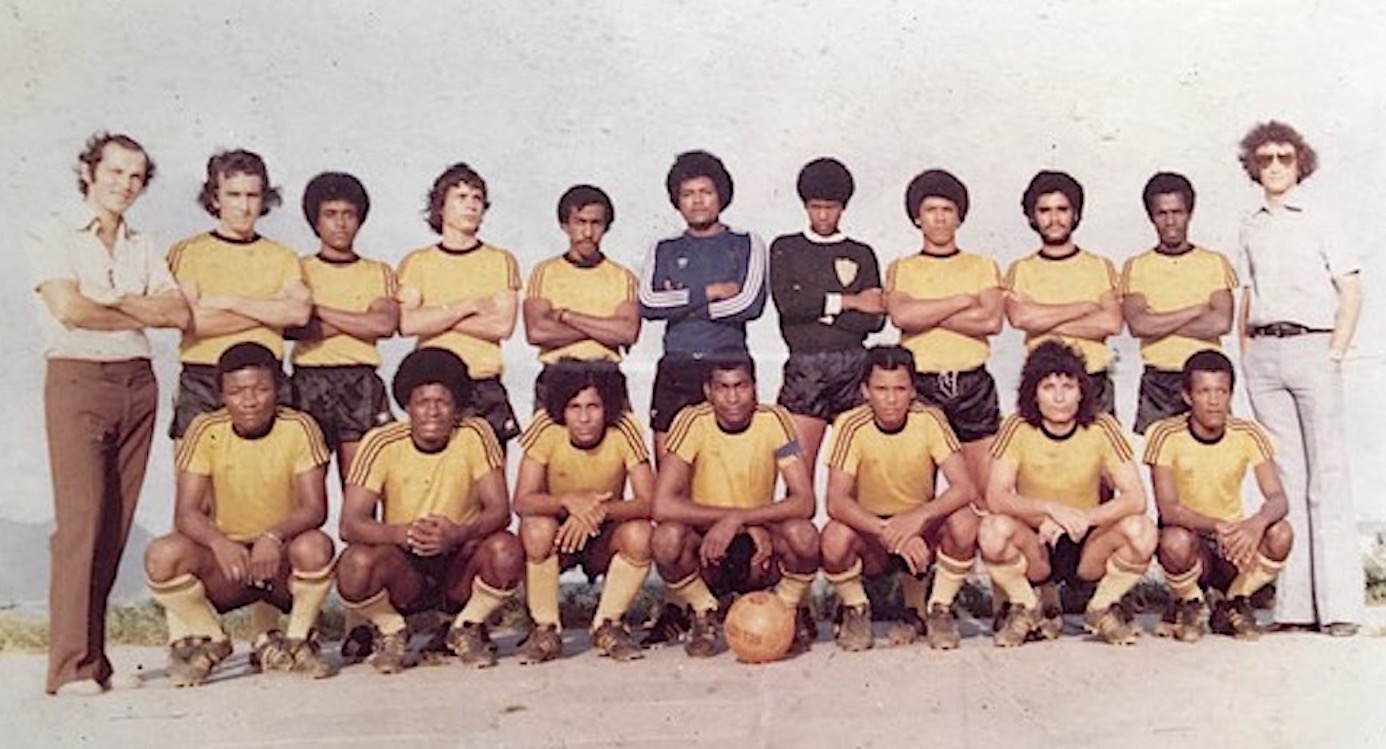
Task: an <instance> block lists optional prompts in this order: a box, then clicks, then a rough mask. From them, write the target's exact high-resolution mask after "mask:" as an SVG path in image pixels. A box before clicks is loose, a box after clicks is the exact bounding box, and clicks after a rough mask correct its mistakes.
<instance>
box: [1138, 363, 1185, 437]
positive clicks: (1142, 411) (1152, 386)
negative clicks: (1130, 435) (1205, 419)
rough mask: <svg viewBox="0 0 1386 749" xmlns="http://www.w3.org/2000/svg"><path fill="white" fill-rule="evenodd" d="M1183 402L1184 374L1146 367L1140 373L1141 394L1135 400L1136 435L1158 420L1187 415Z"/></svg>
mask: <svg viewBox="0 0 1386 749" xmlns="http://www.w3.org/2000/svg"><path fill="white" fill-rule="evenodd" d="M1188 411H1189V404H1187V403H1185V402H1184V373H1183V372H1171V371H1169V370H1165V369H1156V368H1154V367H1146V368H1145V371H1144V372H1142V373H1141V392H1140V396H1139V397H1138V398H1137V399H1136V424H1135V430H1136V434H1145V430H1146V429H1147V428H1148V427H1149V426H1150V425H1151V424H1154V423H1155V422H1157V421H1159V420H1160V419H1165V418H1169V417H1170V416H1177V415H1179V414H1182V413H1188Z"/></svg>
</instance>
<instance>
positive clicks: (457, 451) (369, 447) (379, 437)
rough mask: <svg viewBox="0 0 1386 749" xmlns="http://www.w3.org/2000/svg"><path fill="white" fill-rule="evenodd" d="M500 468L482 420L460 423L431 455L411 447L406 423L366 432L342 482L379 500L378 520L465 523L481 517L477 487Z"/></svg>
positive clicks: (497, 449) (496, 445)
mask: <svg viewBox="0 0 1386 749" xmlns="http://www.w3.org/2000/svg"><path fill="white" fill-rule="evenodd" d="M504 466H505V456H504V455H503V454H502V453H501V448H500V443H498V442H496V435H495V434H494V433H493V432H492V431H491V426H490V425H489V424H487V423H486V421H485V420H483V419H480V418H476V417H471V418H467V419H463V421H462V423H461V424H460V425H458V427H457V428H456V429H454V430H453V431H452V436H451V437H450V438H449V439H448V444H447V446H446V447H444V448H443V449H442V450H439V451H437V452H434V453H426V452H424V451H422V450H420V449H419V448H417V447H415V446H414V440H413V438H412V437H411V436H410V434H409V423H408V422H396V423H394V424H386V425H385V426H381V427H376V428H375V429H372V430H370V431H369V432H366V436H365V437H363V438H362V439H361V447H360V448H359V449H358V450H357V452H356V459H355V460H354V461H352V464H351V472H350V474H349V475H348V476H347V483H349V484H355V485H356V486H361V487H365V488H366V489H369V490H371V491H372V492H375V493H376V494H378V495H380V503H381V506H382V507H383V508H384V511H383V513H382V518H383V519H384V522H385V523H388V524H390V525H399V524H403V523H410V522H413V521H414V520H417V519H419V518H421V517H425V516H428V515H439V516H442V517H445V518H448V519H449V520H451V521H452V522H454V523H458V524H465V523H469V522H471V521H472V520H474V519H476V517H477V516H478V515H480V514H481V500H480V499H479V498H478V496H477V493H476V482H477V481H478V480H480V479H481V477H483V476H485V475H486V474H487V473H490V472H491V471H493V470H496V469H501V470H504Z"/></svg>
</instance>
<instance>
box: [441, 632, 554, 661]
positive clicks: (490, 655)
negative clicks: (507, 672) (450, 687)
mask: <svg viewBox="0 0 1386 749" xmlns="http://www.w3.org/2000/svg"><path fill="white" fill-rule="evenodd" d="M554 635H555V637H556V636H557V632H555V633H554ZM530 636H531V637H533V633H530ZM447 642H448V647H449V648H450V649H451V650H452V652H454V653H456V654H457V657H458V658H459V659H460V660H461V661H462V663H463V664H464V665H467V666H471V667H472V668H490V667H491V666H494V665H496V647H495V644H494V643H492V642H491V637H490V635H489V633H487V631H486V625H485V624H475V623H472V622H464V623H463V624H462V625H461V626H458V627H453V628H452V629H449V630H448V640H447Z"/></svg>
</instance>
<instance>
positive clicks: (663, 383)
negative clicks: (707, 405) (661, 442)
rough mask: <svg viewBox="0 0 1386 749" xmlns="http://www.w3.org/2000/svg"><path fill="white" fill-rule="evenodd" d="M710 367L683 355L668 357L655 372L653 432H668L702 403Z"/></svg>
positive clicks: (651, 398)
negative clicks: (681, 414) (677, 419)
mask: <svg viewBox="0 0 1386 749" xmlns="http://www.w3.org/2000/svg"><path fill="white" fill-rule="evenodd" d="M706 372H707V364H706V363H705V362H704V360H702V359H697V358H694V357H692V356H685V355H682V354H667V355H665V356H663V357H661V358H660V360H659V366H658V367H657V368H656V369H655V381H654V389H653V391H652V392H651V393H650V428H651V429H653V430H654V431H656V432H667V431H669V427H670V426H673V424H674V417H675V416H677V415H678V413H679V411H682V410H683V409H684V408H686V407H688V406H692V405H695V404H698V403H702V402H703V401H704V400H706V398H705V397H704V396H703V380H704V379H706V376H707V375H706Z"/></svg>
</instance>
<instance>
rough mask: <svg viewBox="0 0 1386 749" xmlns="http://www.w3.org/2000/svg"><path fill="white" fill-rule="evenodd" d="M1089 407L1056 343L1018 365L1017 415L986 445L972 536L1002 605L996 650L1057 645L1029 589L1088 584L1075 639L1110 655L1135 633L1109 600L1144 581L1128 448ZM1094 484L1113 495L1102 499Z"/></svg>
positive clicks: (1149, 548)
mask: <svg viewBox="0 0 1386 749" xmlns="http://www.w3.org/2000/svg"><path fill="white" fill-rule="evenodd" d="M1096 398H1097V393H1096V388H1095V387H1094V386H1093V384H1092V381H1091V380H1090V379H1089V378H1088V376H1087V372H1086V369H1085V368H1084V365H1083V358H1082V356H1081V355H1080V354H1078V353H1077V352H1076V351H1074V350H1073V349H1072V348H1070V347H1069V346H1067V345H1066V344H1063V343H1060V342H1059V341H1045V342H1044V343H1041V344H1040V345H1038V346H1036V347H1035V348H1034V350H1032V351H1031V352H1030V355H1029V357H1028V358H1027V359H1026V360H1025V366H1024V368H1023V369H1022V370H1021V374H1020V392H1019V395H1018V398H1017V406H1018V408H1017V413H1014V414H1011V415H1010V416H1007V417H1006V419H1005V421H1003V422H1002V424H1001V431H1000V432H999V433H998V434H997V437H996V443H995V444H994V445H993V446H992V457H993V458H994V460H993V462H992V467H991V483H990V484H988V485H987V506H988V509H989V510H990V511H991V514H990V515H988V516H986V517H985V518H983V519H982V527H981V529H980V531H979V532H978V545H979V546H980V547H981V551H982V561H983V562H984V563H985V564H986V567H987V572H988V573H989V574H990V575H991V579H992V584H993V589H995V590H1000V591H1002V592H1003V593H1004V594H1005V595H1006V597H1007V598H1008V599H1009V604H1008V609H1007V610H1006V612H1005V618H1004V621H1003V622H1002V623H1001V625H1000V627H999V628H998V629H997V631H996V636H995V641H996V644H997V645H998V646H1001V647H1011V646H1015V645H1019V644H1021V643H1023V642H1025V640H1026V639H1028V638H1029V637H1030V636H1031V635H1038V636H1042V637H1045V638H1048V639H1052V638H1054V637H1057V636H1058V635H1059V632H1060V630H1061V628H1062V617H1061V614H1062V612H1061V611H1060V610H1059V609H1058V607H1057V596H1056V595H1051V596H1046V597H1047V598H1048V600H1046V601H1045V605H1044V607H1043V609H1041V607H1040V600H1039V597H1038V596H1037V595H1036V594H1035V589H1034V587H1032V585H1031V583H1032V582H1052V583H1060V582H1062V583H1064V584H1067V585H1070V586H1073V585H1083V584H1088V583H1092V582H1096V583H1097V589H1096V591H1095V592H1094V593H1093V595H1092V598H1091V600H1090V601H1089V603H1088V607H1087V612H1086V613H1085V614H1084V616H1083V624H1084V626H1085V628H1086V629H1087V630H1088V631H1089V632H1092V633H1094V634H1096V635H1097V636H1098V637H1099V638H1100V639H1102V640H1105V641H1106V642H1110V643H1113V644H1120V645H1125V644H1130V643H1133V642H1135V640H1136V637H1137V636H1138V635H1139V633H1140V630H1139V628H1138V627H1137V625H1136V624H1135V623H1134V622H1133V621H1132V619H1131V616H1130V614H1129V613H1127V612H1126V610H1125V609H1124V608H1123V607H1122V605H1121V598H1122V596H1124V595H1125V594H1126V592H1127V591H1129V590H1130V589H1131V588H1132V587H1134V586H1135V584H1136V583H1138V582H1140V579H1141V576H1142V575H1143V574H1145V570H1146V568H1147V567H1148V566H1149V565H1150V559H1151V557H1152V556H1153V555H1154V554H1155V546H1156V543H1157V542H1158V535H1157V533H1156V530H1155V524H1154V523H1152V522H1150V519H1149V518H1147V517H1146V516H1145V489H1144V487H1143V486H1142V485H1141V480H1140V474H1139V472H1138V471H1137V468H1136V463H1135V461H1134V460H1133V459H1132V455H1131V446H1130V445H1129V444H1128V443H1127V441H1126V437H1125V436H1123V435H1122V433H1121V427H1120V426H1119V425H1118V424H1117V421H1116V419H1114V418H1112V416H1111V415H1110V414H1105V413H1101V412H1100V411H1098V408H1097V403H1096ZM1104 480H1105V481H1106V482H1108V483H1109V484H1110V485H1111V486H1112V487H1113V488H1114V489H1115V490H1116V491H1115V495H1114V496H1113V497H1111V498H1110V499H1105V500H1104V497H1103V492H1102V491H1101V487H1102V484H1103V482H1104ZM1050 590H1051V591H1054V592H1056V591H1057V589H1055V588H1050Z"/></svg>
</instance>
